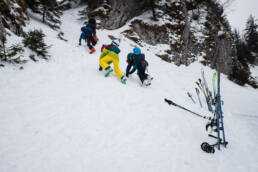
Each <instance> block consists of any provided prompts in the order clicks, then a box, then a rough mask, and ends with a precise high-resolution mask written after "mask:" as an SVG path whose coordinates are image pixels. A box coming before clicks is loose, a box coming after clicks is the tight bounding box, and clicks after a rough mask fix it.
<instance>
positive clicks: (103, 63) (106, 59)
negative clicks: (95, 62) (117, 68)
mask: <svg viewBox="0 0 258 172" xmlns="http://www.w3.org/2000/svg"><path fill="white" fill-rule="evenodd" d="M112 60H113V57H111V56H105V57H103V58H101V59H100V61H99V65H100V66H101V67H102V69H104V70H105V69H106V68H108V67H109V63H108V62H110V61H112Z"/></svg>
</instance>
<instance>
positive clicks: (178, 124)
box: [0, 8, 258, 172]
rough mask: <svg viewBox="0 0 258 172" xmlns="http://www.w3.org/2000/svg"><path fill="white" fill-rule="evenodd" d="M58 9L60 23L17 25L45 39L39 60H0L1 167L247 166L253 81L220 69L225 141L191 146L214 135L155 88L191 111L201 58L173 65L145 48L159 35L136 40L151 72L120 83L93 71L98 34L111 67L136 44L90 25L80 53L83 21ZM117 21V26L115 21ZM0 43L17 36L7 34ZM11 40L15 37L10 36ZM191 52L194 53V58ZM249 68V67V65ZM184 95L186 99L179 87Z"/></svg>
mask: <svg viewBox="0 0 258 172" xmlns="http://www.w3.org/2000/svg"><path fill="white" fill-rule="evenodd" d="M81 9H82V8H77V9H73V10H69V11H66V12H65V13H64V15H63V16H62V26H61V30H62V31H63V32H64V34H65V35H64V37H65V39H67V40H68V42H64V41H62V40H59V39H57V38H56V36H57V33H58V32H56V31H53V30H51V29H50V28H49V27H47V26H45V25H43V24H42V23H40V22H38V21H36V20H33V19H31V20H30V23H29V24H28V25H27V28H26V30H27V31H28V30H31V29H34V28H35V29H39V28H41V29H42V30H43V31H44V33H45V34H46V35H47V37H46V39H45V41H46V43H47V44H48V45H52V47H51V49H50V50H49V53H50V55H51V56H52V58H51V59H50V60H49V61H43V60H41V61H39V62H37V63H33V62H29V63H27V64H25V65H23V66H24V69H23V70H19V68H18V67H17V66H11V65H6V67H4V68H0V78H1V82H0V90H1V91H0V136H1V137H0V171H1V172H58V171H60V172H84V171H89V172H171V171H177V172H189V171H191V172H207V171H209V172H243V171H245V172H247V171H248V172H257V171H258V163H257V159H258V149H257V145H258V113H257V111H258V107H257V105H258V91H257V90H255V89H253V88H251V87H249V86H245V87H241V86H238V85H236V84H234V83H233V82H231V81H229V80H228V79H227V77H226V76H225V75H222V76H221V95H222V100H223V101H224V106H223V112H224V125H225V135H226V139H227V141H228V142H229V144H228V146H227V147H226V148H224V147H222V148H221V150H220V151H218V150H217V149H216V152H215V154H207V153H205V152H203V151H202V150H201V149H200V145H201V143H202V142H204V141H207V142H209V143H215V142H216V140H214V139H213V138H210V137H208V132H206V131H205V124H206V123H207V120H205V119H202V118H198V117H197V116H195V115H192V114H190V113H188V112H186V111H183V110H181V109H179V108H177V107H174V106H168V104H166V103H165V102H164V98H169V99H171V100H173V101H175V102H176V103H178V104H180V105H182V106H184V107H186V108H189V109H191V110H192V111H195V112H198V113H200V114H202V115H205V116H212V114H211V113H209V112H208V110H207V106H206V104H205V99H204V97H203V96H201V100H202V104H203V106H204V108H200V106H199V104H198V100H197V96H196V94H195V87H196V85H195V81H196V80H197V79H198V78H201V68H203V69H204V71H205V75H206V80H207V82H208V84H209V87H210V88H211V79H212V75H213V73H214V72H215V71H214V70H212V69H210V68H209V67H205V66H202V65H201V63H199V62H195V63H193V64H191V65H190V66H188V67H185V66H180V67H178V66H175V65H174V64H172V63H167V62H164V61H162V60H161V59H160V58H158V57H157V56H155V55H154V54H155V53H156V52H157V51H159V49H162V48H163V49H165V48H167V45H158V46H157V47H153V46H148V45H146V46H144V47H141V49H142V52H143V53H145V55H146V59H147V61H148V62H149V68H148V71H149V73H150V74H151V75H152V76H153V77H154V80H153V81H152V85H151V86H150V87H147V88H145V87H142V86H141V85H140V80H139V79H138V76H137V75H136V74H133V75H131V76H130V77H129V79H128V80H127V84H126V85H123V84H122V83H121V82H120V80H119V79H118V78H117V77H116V75H115V74H114V72H113V73H112V74H111V75H110V76H109V77H107V78H105V77H104V72H103V71H98V63H99V62H98V59H99V55H100V47H101V45H102V44H107V43H110V42H111V40H110V38H109V37H108V35H113V36H114V37H116V38H119V39H120V40H121V42H120V49H121V53H120V69H121V70H122V71H125V69H126V65H127V63H126V57H127V53H129V52H131V51H132V49H133V47H134V46H135V45H136V44H135V43H134V42H132V41H130V40H128V39H126V38H125V37H123V36H122V35H121V34H120V32H121V31H122V29H123V28H121V29H118V30H112V31H108V30H97V35H98V37H99V40H100V41H99V43H98V44H97V46H96V50H97V51H96V52H95V54H92V55H90V54H89V49H88V48H87V46H86V44H85V43H84V44H83V45H82V46H80V47H79V46H77V45H78V39H79V36H80V27H81V26H82V24H83V21H79V20H77V19H78V18H79V16H78V11H79V10H81ZM125 27H127V26H125ZM9 41H10V42H9V43H12V42H13V43H14V42H17V37H15V36H12V37H11V38H10V39H9ZM19 41H20V39H19ZM199 60H201V57H200V59H199ZM252 72H253V75H254V76H258V69H257V67H256V68H252ZM187 92H190V93H191V94H192V95H193V98H194V99H195V101H196V104H193V103H192V101H191V99H190V98H189V97H187V94H186V93H187Z"/></svg>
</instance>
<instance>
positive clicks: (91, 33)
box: [79, 18, 98, 54]
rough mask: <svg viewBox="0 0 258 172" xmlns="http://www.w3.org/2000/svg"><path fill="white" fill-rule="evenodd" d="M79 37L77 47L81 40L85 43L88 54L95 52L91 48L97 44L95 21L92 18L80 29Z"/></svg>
mask: <svg viewBox="0 0 258 172" xmlns="http://www.w3.org/2000/svg"><path fill="white" fill-rule="evenodd" d="M81 31H82V33H81V35H80V39H79V45H81V40H82V39H85V41H87V46H88V47H89V49H90V54H92V53H93V52H94V51H95V48H94V47H93V46H95V45H96V43H97V42H98V38H97V36H96V20H95V19H94V18H91V19H89V21H88V24H87V25H86V26H83V27H82V28H81Z"/></svg>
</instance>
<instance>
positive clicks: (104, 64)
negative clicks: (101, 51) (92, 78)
mask: <svg viewBox="0 0 258 172" xmlns="http://www.w3.org/2000/svg"><path fill="white" fill-rule="evenodd" d="M110 63H113V65H114V70H115V73H116V75H117V76H118V77H119V79H121V78H122V77H123V76H124V74H123V72H122V71H121V70H120V69H119V59H117V58H114V57H111V56H109V55H107V56H104V57H103V58H101V59H100V60H99V65H100V66H101V67H102V69H104V70H105V69H107V68H108V67H109V64H110Z"/></svg>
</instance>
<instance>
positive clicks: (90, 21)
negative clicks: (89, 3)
mask: <svg viewBox="0 0 258 172" xmlns="http://www.w3.org/2000/svg"><path fill="white" fill-rule="evenodd" d="M88 23H89V24H96V20H95V19H94V18H90V19H89V21H88Z"/></svg>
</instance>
